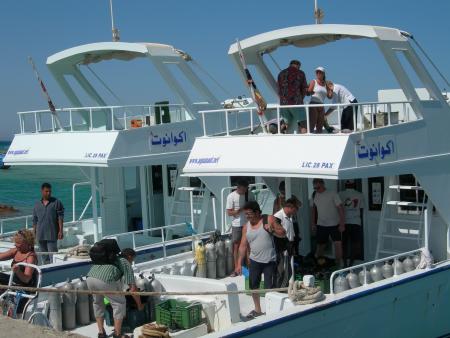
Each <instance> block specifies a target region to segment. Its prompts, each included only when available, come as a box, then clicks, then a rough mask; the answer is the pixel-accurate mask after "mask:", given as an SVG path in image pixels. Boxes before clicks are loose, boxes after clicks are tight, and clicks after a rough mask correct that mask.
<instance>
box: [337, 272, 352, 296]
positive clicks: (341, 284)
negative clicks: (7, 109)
mask: <svg viewBox="0 0 450 338" xmlns="http://www.w3.org/2000/svg"><path fill="white" fill-rule="evenodd" d="M333 286H334V292H335V293H339V292H342V291H345V290H348V289H349V288H350V287H349V285H348V281H347V278H345V277H344V276H342V275H339V276H337V277H336V278H335V279H334V283H333Z"/></svg>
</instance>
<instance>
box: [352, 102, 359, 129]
mask: <svg viewBox="0 0 450 338" xmlns="http://www.w3.org/2000/svg"><path fill="white" fill-rule="evenodd" d="M356 108H357V105H355V104H353V105H352V111H353V131H357V130H358V127H357V125H356V123H357V122H358V119H357V116H356V112H357V110H356Z"/></svg>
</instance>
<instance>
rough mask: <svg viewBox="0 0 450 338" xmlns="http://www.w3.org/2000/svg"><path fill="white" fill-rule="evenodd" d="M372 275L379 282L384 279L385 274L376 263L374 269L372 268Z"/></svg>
mask: <svg viewBox="0 0 450 338" xmlns="http://www.w3.org/2000/svg"><path fill="white" fill-rule="evenodd" d="M370 277H371V278H372V280H373V281H374V282H378V281H380V280H382V279H383V275H382V274H381V269H380V267H379V266H378V265H376V264H375V265H374V266H373V267H372V269H370Z"/></svg>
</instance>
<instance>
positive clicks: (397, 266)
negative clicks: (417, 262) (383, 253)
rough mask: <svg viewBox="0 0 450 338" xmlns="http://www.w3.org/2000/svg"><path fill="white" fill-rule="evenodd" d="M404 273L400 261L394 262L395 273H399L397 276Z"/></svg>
mask: <svg viewBox="0 0 450 338" xmlns="http://www.w3.org/2000/svg"><path fill="white" fill-rule="evenodd" d="M403 272H404V271H403V264H402V262H400V261H399V260H398V259H396V260H394V273H397V275H400V274H402V273H403Z"/></svg>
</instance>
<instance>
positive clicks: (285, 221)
mask: <svg viewBox="0 0 450 338" xmlns="http://www.w3.org/2000/svg"><path fill="white" fill-rule="evenodd" d="M273 216H274V217H276V218H278V219H280V220H281V225H282V226H283V228H284V230H286V237H287V239H288V240H289V241H290V242H292V241H293V240H294V236H295V233H294V223H293V221H292V217H288V216H287V215H286V213H285V212H284V209H283V208H281V210H279V211H277V212H276V213H275V214H274V215H273Z"/></svg>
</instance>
